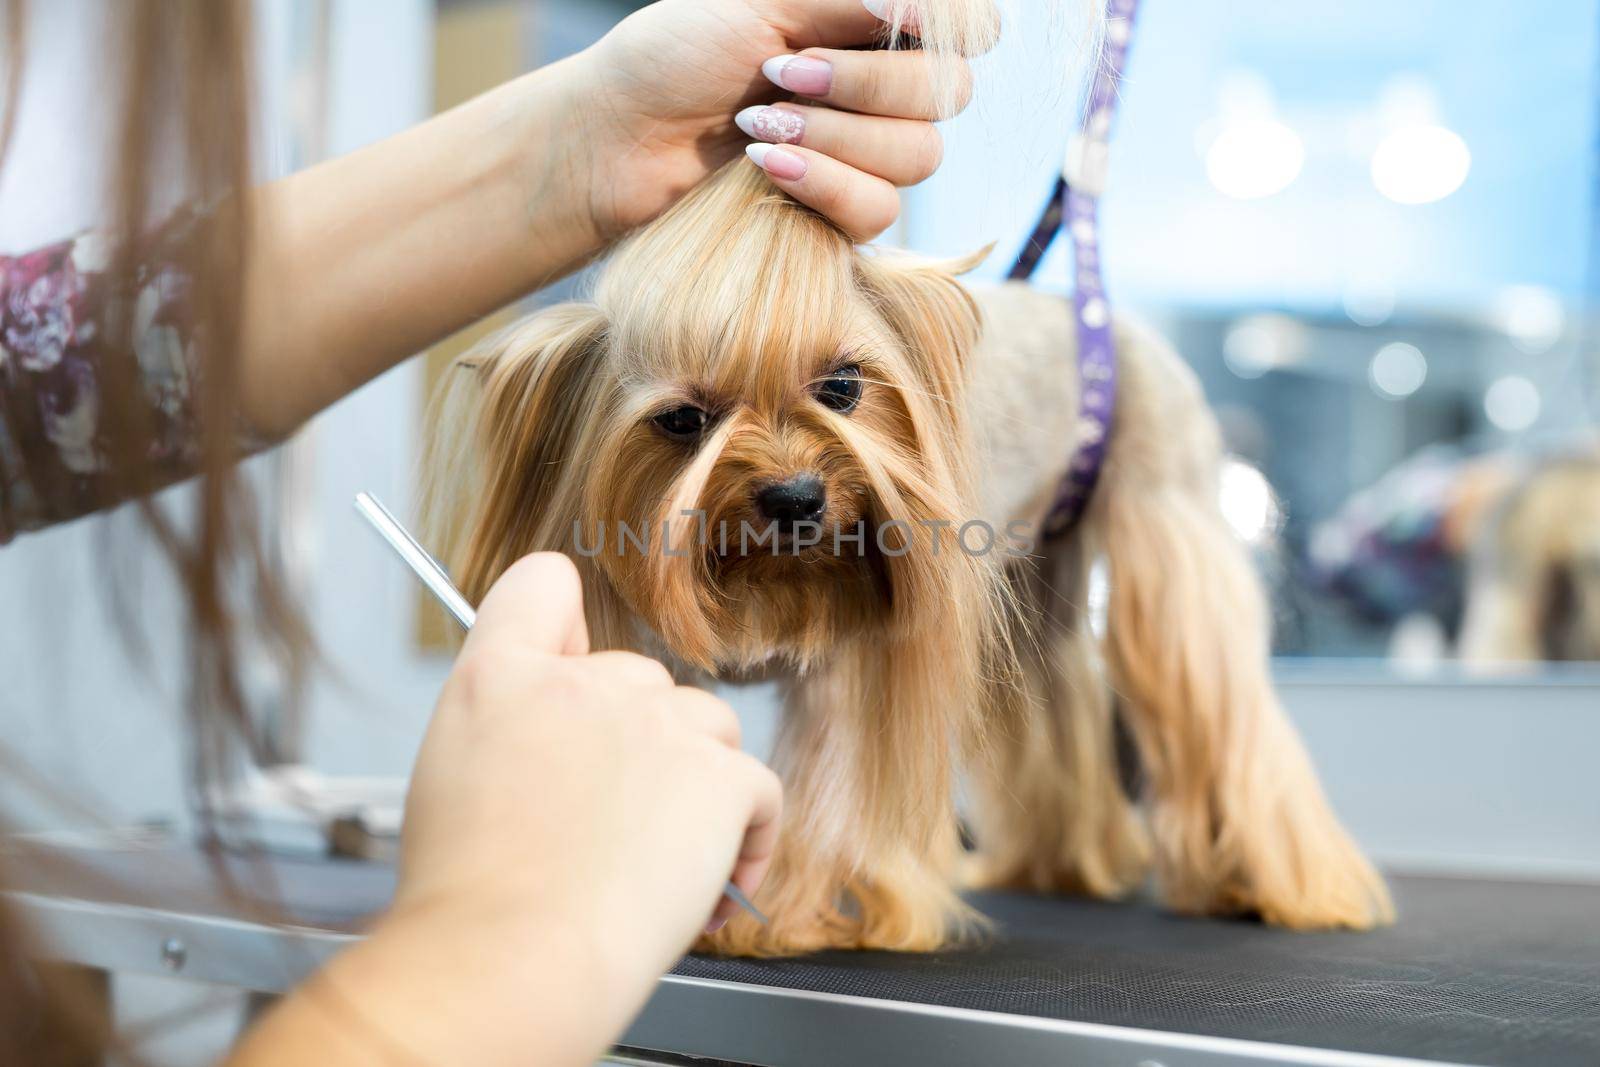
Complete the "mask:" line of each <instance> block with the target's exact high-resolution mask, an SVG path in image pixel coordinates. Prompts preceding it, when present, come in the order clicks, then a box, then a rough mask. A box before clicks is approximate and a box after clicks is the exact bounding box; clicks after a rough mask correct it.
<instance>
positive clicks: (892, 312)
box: [430, 160, 1390, 955]
mask: <svg viewBox="0 0 1600 1067" xmlns="http://www.w3.org/2000/svg"><path fill="white" fill-rule="evenodd" d="M981 258H982V256H981V255H979V256H975V257H970V258H968V259H966V260H963V261H959V262H951V263H940V262H929V261H923V260H918V259H914V258H911V257H908V256H904V255H900V254H890V253H873V252H870V251H869V250H863V249H859V248H857V247H855V246H853V245H852V243H851V241H850V240H849V239H848V238H847V237H845V236H844V235H843V234H841V233H840V232H839V231H838V230H836V229H834V228H833V227H832V226H831V225H830V224H829V223H828V222H826V221H825V220H824V219H822V218H820V217H819V216H817V215H815V214H812V213H811V212H809V211H808V210H806V209H804V208H802V207H800V206H799V205H797V204H796V203H794V202H793V201H790V200H788V199H787V198H785V197H783V196H782V195H781V194H779V193H777V192H776V191H775V190H774V189H773V188H772V187H771V186H770V184H769V183H768V182H767V180H766V178H765V177H764V176H763V175H761V174H760V173H759V172H758V171H757V170H756V169H755V168H754V167H751V166H750V165H749V164H748V163H746V162H744V161H743V160H739V161H735V162H734V163H731V164H729V165H727V166H726V167H725V168H724V169H723V170H721V171H720V172H718V173H717V174H716V175H714V176H713V177H712V178H711V179H710V180H709V181H707V182H706V183H705V184H703V185H702V186H701V187H700V188H698V189H697V190H696V191H694V192H693V193H691V194H690V195H689V196H688V197H686V198H685V199H684V200H683V201H681V202H680V203H679V204H678V205H677V206H676V207H674V208H673V209H672V210H670V211H669V212H668V213H667V214H666V215H664V216H663V217H662V218H660V219H659V220H657V221H656V222H654V223H652V224H651V225H649V226H647V227H646V228H644V229H643V230H642V231H640V232H639V233H637V234H636V235H634V236H633V237H632V238H630V239H629V240H628V241H627V242H626V243H625V244H624V245H623V246H622V247H621V248H620V249H619V250H618V251H617V252H616V253H615V254H614V255H613V256H612V257H611V259H610V260H609V262H608V263H607V264H605V266H604V267H603V269H602V272H601V274H600V276H599V278H598V281H597V283H596V285H595V288H594V292H593V296H592V299H590V300H589V301H587V302H583V303H568V304H562V305H559V306H556V307H551V308H548V309H545V310H542V311H539V312H538V313H536V314H534V315H531V316H530V317H528V318H526V319H524V320H523V321H521V322H520V323H519V324H517V325H515V326H514V327H512V328H511V329H509V330H508V331H507V332H505V333H504V334H503V335H502V336H500V337H499V338H498V339H496V340H495V341H493V342H492V343H491V344H490V345H489V346H487V348H485V349H483V350H480V351H479V352H476V353H474V354H472V355H470V356H468V357H466V358H464V360H463V361H462V364H463V365H462V366H460V367H458V368H457V369H455V370H453V371H452V373H451V381H450V387H449V389H448V390H447V391H446V393H447V395H446V396H445V397H444V398H443V400H442V404H443V405H444V406H443V408H442V409H441V410H440V411H439V414H438V415H437V416H436V417H435V419H434V420H433V421H434V424H435V427H436V429H435V433H436V435H438V442H437V446H436V449H435V458H434V459H433V461H432V466H433V473H434V477H435V481H436V484H438V485H440V486H443V487H444V492H443V493H436V494H435V501H434V503H433V504H432V505H431V507H430V510H431V512H432V515H433V517H434V522H433V529H434V530H435V532H436V535H437V536H439V537H440V538H442V539H443V540H444V541H445V542H446V544H447V545H448V546H449V547H448V549H447V556H448V558H449V559H450V561H451V564H452V567H453V569H454V572H455V574H456V576H457V578H458V580H459V582H460V584H461V586H462V589H463V590H464V592H465V593H466V595H467V596H468V597H469V598H471V599H473V600H476V599H478V598H479V597H481V596H482V595H483V594H484V593H485V592H486V591H487V589H488V588H489V586H490V584H491V583H492V582H493V581H494V580H495V579H496V577H498V576H499V575H500V573H501V572H502V571H504V570H505V569H506V568H507V567H508V566H509V565H510V564H511V563H512V562H513V561H514V560H516V559H517V558H519V557H520V556H522V555H524V554H525V553H528V552H532V551H537V550H555V551H560V552H564V553H567V554H568V555H570V556H571V557H572V559H573V561H574V562H575V563H576V564H577V566H578V567H579V569H580V571H581V572H582V574H583V577H584V582H585V599H586V604H587V610H588V622H589V629H590V634H591V639H592V643H593V645H594V647H596V648H620V649H631V650H635V651H639V652H643V653H646V654H649V655H652V656H655V657H658V658H661V659H663V660H664V661H665V662H667V663H668V664H669V665H671V666H672V667H673V668H674V669H675V671H676V672H677V673H678V674H679V676H680V678H683V679H691V678H692V679H700V680H704V681H705V682H707V683H710V682H711V681H713V680H718V681H735V682H738V681H750V680H760V679H775V680H777V681H779V682H780V683H781V689H782V692H783V700H784V711H783V724H782V728H781V731H780V736H779V741H778V745H777V752H776V755H775V759H774V763H775V765H776V766H777V768H778V769H779V771H780V773H781V775H782V777H783V780H784V787H785V803H786V811H785V819H784V829H783V831H782V839H781V842H780V845H779V852H778V855H777V857H776V859H775V862H774V865H773V868H772V870H771V872H770V874H769V875H768V878H767V881H766V883H765V885H763V886H762V888H761V892H760V896H759V900H758V902H759V904H760V905H761V907H762V908H763V910H764V911H766V913H767V914H768V915H769V916H770V922H769V923H768V924H767V925H764V926H763V925H760V924H758V923H756V922H755V921H754V920H753V919H750V918H749V917H747V916H743V915H741V916H738V917H736V918H734V919H733V920H731V921H730V922H729V923H728V924H727V925H726V926H725V927H723V928H722V929H721V930H720V931H718V932H717V933H716V934H715V935H712V936H710V937H708V938H705V939H703V940H702V942H701V943H700V945H699V947H700V948H701V949H703V950H708V951H714V952H719V953H728V954H739V955H789V954H795V953H803V952H809V951H813V950H817V949H824V948H843V947H848V948H881V949H899V950H931V949H935V948H938V947H940V946H941V945H945V944H948V943H950V942H951V941H952V940H953V939H956V938H959V937H961V936H962V935H963V934H964V933H966V932H968V931H970V930H972V929H973V928H974V927H975V926H976V925H977V923H978V920H977V918H976V916H975V915H974V913H973V912H972V911H971V910H970V909H969V908H968V906H967V905H965V904H964V903H963V901H962V899H961V897H960V896H959V894H958V892H957V890H956V885H957V878H956V874H957V868H958V865H959V864H958V860H960V858H961V857H960V853H961V849H960V845H959V842H958V823H957V811H956V800H955V794H956V786H957V775H958V772H959V771H960V770H962V769H965V771H966V772H967V774H968V775H969V777H970V782H971V784H972V786H973V787H974V788H973V790H972V792H973V794H974V799H975V800H976V801H977V805H976V812H975V815H974V825H975V827H976V831H977V834H976V836H977V845H978V849H979V851H978V853H977V857H976V860H975V862H974V863H969V864H968V865H967V866H969V867H970V868H972V870H971V872H970V873H971V874H972V875H973V877H974V878H975V880H976V883H977V884H982V885H989V886H1002V887H1013V888H1025V889H1030V890H1037V891H1043V892H1070V893H1086V894H1092V895H1094V896H1099V897H1120V896H1124V895H1127V894H1129V893H1131V892H1133V891H1134V890H1135V889H1136V888H1138V887H1139V886H1140V885H1141V884H1142V883H1143V882H1144V881H1145V880H1146V878H1147V876H1148V875H1149V874H1151V873H1152V871H1153V873H1154V875H1155V878H1156V882H1157V884H1158V886H1159V890H1160V892H1161V894H1162V895H1163V897H1164V899H1165V900H1166V901H1167V902H1168V903H1169V904H1170V905H1171V906H1172V907H1174V908H1176V909H1177V910H1180V911H1183V912H1188V913H1195V914H1228V915H1232V914H1246V913H1248V914H1253V915H1258V916H1260V917H1261V918H1262V919H1264V920H1266V921H1268V922H1272V923H1278V924H1282V925H1285V926H1289V927H1294V928H1305V929H1311V928H1325V927H1356V928H1360V927H1367V926H1370V925H1372V924H1374V923H1376V922H1381V921H1384V920H1386V919H1387V917H1388V916H1389V914H1390V911H1389V904H1388V900H1387V897H1386V894H1385V890H1384V887H1383V883H1382V881H1381V880H1380V879H1379V877H1378V876H1377V874H1376V873H1375V872H1374V870H1373V868H1372V867H1371V866H1370V865H1369V864H1368V863H1367V861H1366V860H1365V859H1364V858H1363V857H1362V855H1361V854H1360V852H1359V851H1358V850H1357V848H1356V846H1355V845H1354V844H1353V843H1352V842H1351V840H1350V838H1349V837H1348V836H1347V835H1346V834H1345V831H1344V830H1343V829H1342V828H1341V827H1340V825H1339V823H1338V822H1337V820H1336V819H1335V817H1334V815H1333V813H1332V812H1331V810H1330V809H1329V806H1328V804H1327V802H1326V801H1325V799H1324V797H1323V794H1322V791H1321V788H1320V787H1319V785H1318V783H1317V780H1316V777H1315V775H1314V773H1313V771H1312V768H1311V764H1310V762H1309V760H1308V759H1307V757H1306V754H1305V752H1304V750H1303V749H1302V747H1301V745H1300V742H1299V740H1298V739H1297V737H1296V736H1295V733H1294V731H1293V729H1292V728H1291V726H1290V724H1289V722H1288V720H1287V719H1286V717H1285V716H1284V713H1283V712H1282V710H1281V709H1280V707H1279V704H1278V701H1277V698H1276V697H1275V695H1274V693H1273V688H1272V683H1271V680H1270V678H1269V674H1268V663H1267V656H1268V619H1267V612H1266V609H1265V605H1264V601H1263V595H1262V593H1261V590H1260V587H1259V586H1258V583H1257V580H1256V578H1255V576H1254V574H1253V572H1252V567H1251V563H1250V561H1249V559H1248V557H1247V555H1246V553H1245V551H1244V550H1243V548H1242V547H1241V545H1240V544H1239V542H1238V541H1237V540H1236V539H1235V537H1234V535H1233V533H1232V532H1231V530H1230V528H1229V526H1228V525H1227V523H1226V522H1225V521H1224V519H1223V517H1222V515H1221V514H1220V512H1219V510H1218V505H1217V476H1218V467H1219V461H1220V452H1219V438H1218V433H1217V428H1216V425H1215V423H1214V421H1213V419H1212V417H1211V415H1210V414H1209V412H1208V410H1207V408H1206V406H1205V402H1204V399H1203V397H1202V395H1201V392H1200V389H1199V387H1198V385H1197V383H1196V381H1195V378H1194V376H1193V375H1192V374H1191V373H1190V371H1189V370H1188V368H1187V367H1186V366H1185V364H1184V363H1183V362H1182V360H1181V359H1179V358H1178V357H1177V356H1176V355H1175V354H1174V353H1173V352H1172V351H1171V350H1170V349H1168V348H1167V347H1166V346H1165V345H1164V344H1163V343H1162V342H1161V340H1160V339H1159V338H1157V337H1155V336H1153V335H1152V334H1150V333H1148V332H1146V331H1143V330H1141V329H1139V328H1137V327H1135V326H1133V325H1130V324H1122V325H1121V326H1120V328H1119V330H1118V333H1117V340H1118V346H1119V347H1118V354H1119V359H1120V372H1121V386H1120V390H1119V393H1118V396H1117V401H1116V409H1115V422H1114V430H1113V432H1112V435H1111V439H1110V442H1109V451H1108V456H1107V460H1106V465H1105V467H1104V469H1103V474H1102V476H1101V480H1100V485H1099V487H1098V489H1097V490H1096V492H1095V495H1094V497H1093V499H1092V501H1091V503H1090V505H1089V507H1088V509H1087V511H1086V513H1085V514H1084V515H1083V517H1082V518H1081V520H1080V521H1079V522H1077V523H1076V525H1075V526H1074V527H1073V528H1072V530H1071V531H1070V533H1069V534H1068V535H1067V536H1065V537H1062V538H1059V539H1052V540H1045V539H1040V538H1037V537H1035V536H1033V535H1032V534H1030V533H1029V531H1031V530H1033V529H1035V528H1036V527H1037V525H1038V523H1039V522H1040V520H1041V519H1042V517H1043V515H1044V512H1045V509H1046V508H1047V507H1048V505H1049V502H1050V500H1051V497H1052V493H1053V490H1054V487H1055V486H1056V484H1057V483H1058V481H1059V480H1060V478H1061V476H1062V473H1063V471H1064V470H1065V467H1066V464H1067V463H1068V462H1069V460H1070V459H1071V457H1072V455H1073V453H1074V450H1075V448H1076V447H1077V445H1078V444H1079V436H1080V433H1081V430H1080V427H1079V425H1078V420H1077V417H1076V413H1077V411H1078V390H1079V385H1080V383H1079V381H1078V376H1077V373H1076V364H1075V360H1074V350H1075V345H1074V330H1073V319H1072V311H1071V307H1070V303H1069V302H1068V301H1065V300H1063V299H1061V298H1059V297H1057V296H1053V295H1048V294H1046V293H1043V292H1038V291H1034V290H1031V289H1028V288H1025V287H1020V286H1003V287H1000V288H996V289H993V290H991V291H983V292H978V291H971V290H969V289H967V288H966V287H964V286H963V285H962V284H961V283H960V282H959V281H957V275H959V274H961V273H962V272H963V271H965V270H967V269H969V268H971V267H972V266H974V265H975V264H976V263H977V262H978V261H979V260H980V259H981ZM438 446H442V447H438ZM441 519H442V520H443V521H442V522H441V521H440V520H441ZM1101 558H1103V559H1104V560H1105V561H1106V563H1107V565H1108V576H1109V585H1110V603H1109V609H1108V610H1109V613H1108V617H1107V620H1106V627H1105V634H1104V638H1103V639H1099V638H1097V637H1096V636H1095V634H1094V633H1092V632H1091V628H1090V625H1089V619H1088V615H1087V613H1086V610H1085V600H1086V591H1087V584H1088V575H1089V571H1090V568H1091V565H1092V564H1093V563H1094V562H1095V561H1096V560H1098V559H1101ZM1119 721H1120V723H1121V724H1122V726H1123V727H1124V728H1125V729H1123V730H1122V731H1121V732H1123V733H1125V734H1126V736H1127V737H1128V738H1129V739H1131V742H1132V747H1133V748H1134V749H1135V750H1136V751H1137V757H1138V760H1137V762H1138V766H1139V768H1140V771H1139V775H1138V779H1139V780H1138V782H1137V783H1136V784H1135V787H1134V788H1133V789H1131V790H1130V789H1129V788H1128V786H1127V785H1126V784H1125V783H1124V781H1123V776H1122V775H1121V774H1120V773H1119V756H1118V749H1119V742H1118V738H1119Z"/></svg>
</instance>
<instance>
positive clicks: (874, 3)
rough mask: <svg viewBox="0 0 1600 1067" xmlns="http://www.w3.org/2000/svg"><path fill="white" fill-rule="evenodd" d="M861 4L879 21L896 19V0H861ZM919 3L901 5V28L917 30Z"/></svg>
mask: <svg viewBox="0 0 1600 1067" xmlns="http://www.w3.org/2000/svg"><path fill="white" fill-rule="evenodd" d="M861 6H862V7H864V8H866V9H867V12H868V13H869V14H870V15H871V16H872V17H873V18H875V19H877V20H878V21H879V22H893V21H894V0H861ZM918 25H919V24H918V22H917V5H916V4H915V3H909V4H901V5H900V29H902V30H907V31H911V30H915V29H917V27H918Z"/></svg>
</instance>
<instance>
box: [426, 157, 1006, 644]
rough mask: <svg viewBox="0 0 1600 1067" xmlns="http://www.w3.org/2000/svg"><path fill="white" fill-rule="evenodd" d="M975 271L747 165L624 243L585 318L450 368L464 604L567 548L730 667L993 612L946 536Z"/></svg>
mask: <svg viewBox="0 0 1600 1067" xmlns="http://www.w3.org/2000/svg"><path fill="white" fill-rule="evenodd" d="M967 266H970V263H965V264H933V263H928V262H923V261H914V260H910V259H905V258H900V257H891V256H887V255H874V254H871V253H869V252H865V251H862V250H859V249H857V248H855V247H854V246H852V244H851V242H850V241H849V240H848V239H847V238H846V237H844V236H843V235H842V234H840V233H839V232H838V231H837V230H835V229H833V228H832V227H831V226H830V225H828V224H827V223H826V222H825V221H823V220H822V219H820V218H819V217H817V216H816V215H813V214H812V213H810V212H809V211H807V210H805V209H804V208H801V207H800V206H798V205H796V204H795V203H793V202H792V201H789V200H787V199H785V198H783V197H782V196H780V195H778V194H777V193H775V192H773V191H772V190H771V189H770V187H769V186H768V184H767V183H766V180H765V179H764V177H763V176H761V175H760V174H759V173H758V172H757V171H756V170H755V168H753V167H750V166H749V165H748V164H747V163H745V162H743V161H742V160H741V161H736V162H735V163H733V164H730V165H729V167H728V168H727V169H725V170H724V171H723V172H721V173H719V174H718V175H717V176H715V177H714V178H713V179H712V180H711V181H709V182H708V183H706V185H705V186H703V187H702V188H701V189H700V190H698V191H697V192H696V193H694V194H692V195H691V196H689V197H688V198H687V199H686V200H685V201H684V202H682V203H681V204H680V205H679V206H678V207H677V208H675V209H674V210H673V211H672V212H670V213H669V214H668V215H666V216H664V217H663V218H662V219H661V220H659V221H657V222H656V223H654V224H652V225H651V226H649V227H647V228H646V229H645V230H644V231H642V232H641V233H640V234H638V235H637V236H635V237H634V238H633V239H631V240H630V242H629V243H628V244H626V245H625V246H624V247H623V248H621V249H620V250H619V251H618V252H617V253H616V255H614V256H613V257H612V259H611V260H610V261H609V262H608V263H607V264H606V266H605V268H604V270H603V274H602V276H601V278H600V280H599V282H598V284H597V286H596V289H595V294H594V299H593V301H592V302H591V303H583V304H564V305H561V306H558V307H554V308H551V309H548V310H545V311H542V312H540V313H538V314H536V315H534V316H532V317H530V318H528V319H526V320H524V321H523V322H522V323H520V324H519V325H517V326H515V327H513V328H512V329H511V330H510V331H509V332H508V333H507V334H506V335H504V336H503V337H502V338H500V339H499V340H498V341H497V342H496V343H495V344H494V345H493V346H491V349H490V350H489V351H488V352H487V353H482V354H479V355H477V356H475V357H469V359H468V361H467V362H469V363H470V364H471V367H470V373H466V372H463V371H460V370H458V371H456V372H455V373H456V374H457V375H463V376H466V377H469V378H471V379H472V380H473V382H474V393H475V396H474V399H473V407H474V408H475V409H476V414H477V421H478V443H479V448H478V453H479V462H480V464H481V472H482V483H481V484H480V485H479V486H478V487H477V488H476V495H477V499H476V500H475V501H473V514H472V515H471V516H470V517H467V518H466V519H465V525H466V528H465V529H464V530H463V531H461V532H462V533H463V534H464V540H463V544H464V549H465V550H464V552H461V553H458V560H457V566H458V569H459V577H460V578H461V581H462V583H463V586H464V587H465V588H466V589H467V592H468V595H469V596H472V597H477V596H480V595H481V594H482V593H483V592H484V591H485V590H486V589H487V587H488V585H489V584H490V583H491V582H492V581H493V580H494V578H495V577H497V576H498V575H499V573H500V572H501V571H502V570H504V568H505V567H506V566H508V565H509V564H510V563H511V562H512V561H513V560H514V559H516V558H517V557H518V556H520V555H521V554H523V553H525V552H528V551H532V550H535V549H559V550H561V551H565V552H567V553H569V554H571V555H573V556H574V558H576V559H578V560H579V561H580V563H582V562H584V561H587V562H586V563H585V569H586V570H588V571H590V573H591V574H596V573H597V575H598V576H602V577H603V579H604V584H605V585H606V586H608V587H609V589H610V590H611V591H612V592H614V593H615V594H616V596H617V597H618V598H619V599H620V601H621V605H622V608H625V609H626V611H629V612H632V613H633V614H634V615H636V616H638V617H640V618H642V619H643V621H644V622H645V623H646V624H647V625H648V626H649V627H651V628H652V629H653V630H654V631H655V632H656V634H658V635H659V636H660V637H661V638H662V639H663V640H664V641H665V642H666V644H667V645H668V646H669V647H670V649H671V650H672V651H673V652H674V653H675V654H676V655H677V656H679V657H680V658H682V659H684V660H685V661H687V662H690V663H694V664H697V665H699V666H702V667H705V668H707V669H712V670H722V671H740V670H748V669H752V668H756V667H759V666H760V665H762V664H764V663H766V662H768V661H770V660H772V659H774V658H780V659H784V660H787V661H789V662H790V663H791V664H792V665H795V666H801V667H803V666H804V665H805V664H806V663H807V662H809V661H811V660H812V659H813V658H814V657H815V656H816V655H817V653H819V652H820V651H821V650H823V649H825V648H827V647H830V646H831V645H832V644H833V643H834V642H836V641H838V640H840V639H842V638H847V637H848V636H850V635H851V634H852V633H855V632H860V631H862V630H864V629H867V628H872V629H875V630H880V631H881V630H883V629H884V628H887V629H888V630H889V631H891V632H899V633H902V634H909V633H912V632H915V631H917V630H918V629H919V628H926V627H936V626H939V625H941V618H942V617H944V616H948V615H949V614H950V613H952V612H962V611H965V610H966V608H967V607H969V606H973V605H975V604H976V603H978V602H982V601H984V600H985V598H986V596H987V594H986V593H985V592H984V591H983V589H981V588H980V586H982V585H983V583H985V582H987V581H990V580H992V573H990V572H989V571H988V570H987V567H986V564H985V562H984V561H982V560H975V559H973V558H972V557H970V556H968V555H967V554H966V553H965V552H963V551H961V550H959V549H958V548H957V547H956V545H955V542H954V540H953V536H954V534H953V531H954V530H955V528H956V527H958V526H959V525H960V524H961V523H962V522H963V521H965V520H967V519H970V518H972V517H973V515H972V510H971V499H972V493H971V491H970V471H969V469H968V465H969V462H970V448H969V445H968V438H967V435H968V430H967V425H966V414H965V410H964V407H965V405H964V398H963V396H962V389H963V381H964V371H965V361H966V359H967V358H968V356H969V355H970V353H971V351H972V349H973V347H974V345H975V343H976V340H977V337H978V330H979V320H978V313H977V309H976V306H975V304H974V303H973V301H972V299H971V297H970V296H969V295H968V294H967V292H966V291H965V290H964V289H963V288H962V287H961V286H960V285H959V283H957V282H956V280H955V277H954V275H955V273H957V272H958V271H959V270H961V269H965V267H967ZM447 432H448V430H447ZM936 541H942V543H940V544H938V545H937V546H936V545H935V542H936ZM591 593H592V594H593V593H594V591H593V590H591ZM598 610H601V611H602V612H604V611H605V610H606V609H605V608H604V607H601V608H600V609H598ZM617 610H621V609H617ZM603 622H604V620H602V623H603ZM958 629H965V627H964V626H960V627H958Z"/></svg>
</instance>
